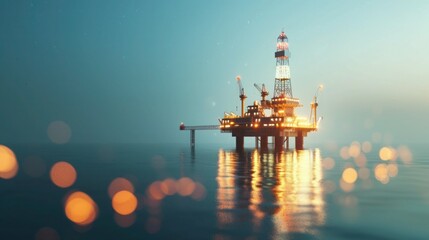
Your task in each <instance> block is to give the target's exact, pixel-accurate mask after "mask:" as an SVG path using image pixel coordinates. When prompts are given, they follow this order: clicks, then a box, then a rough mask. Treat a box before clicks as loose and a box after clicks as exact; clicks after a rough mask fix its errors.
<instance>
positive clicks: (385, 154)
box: [379, 147, 397, 161]
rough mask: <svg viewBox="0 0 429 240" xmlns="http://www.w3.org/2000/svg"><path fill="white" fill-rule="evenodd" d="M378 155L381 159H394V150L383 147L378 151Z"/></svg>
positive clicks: (395, 156)
mask: <svg viewBox="0 0 429 240" xmlns="http://www.w3.org/2000/svg"><path fill="white" fill-rule="evenodd" d="M379 156H380V159H381V160H384V161H387V160H396V158H397V155H396V150H395V149H393V148H390V147H383V148H381V149H380V151H379Z"/></svg>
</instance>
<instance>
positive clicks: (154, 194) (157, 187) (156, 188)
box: [147, 181, 165, 200]
mask: <svg viewBox="0 0 429 240" xmlns="http://www.w3.org/2000/svg"><path fill="white" fill-rule="evenodd" d="M161 186H162V184H161V182H160V181H155V182H153V183H152V184H151V185H150V186H149V188H148V190H147V193H148V195H149V197H150V198H151V199H154V200H162V199H163V198H164V197H165V194H164V193H163V191H162V187H161Z"/></svg>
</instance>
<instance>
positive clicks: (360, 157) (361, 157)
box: [355, 153, 367, 168]
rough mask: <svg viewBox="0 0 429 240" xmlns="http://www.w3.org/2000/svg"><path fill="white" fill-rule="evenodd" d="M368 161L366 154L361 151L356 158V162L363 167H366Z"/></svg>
mask: <svg viewBox="0 0 429 240" xmlns="http://www.w3.org/2000/svg"><path fill="white" fill-rule="evenodd" d="M366 162H367V159H366V156H365V154H363V153H360V154H359V155H358V156H357V157H356V158H355V163H356V165H357V166H358V167H360V168H363V167H365V165H366Z"/></svg>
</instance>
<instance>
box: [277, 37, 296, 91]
mask: <svg viewBox="0 0 429 240" xmlns="http://www.w3.org/2000/svg"><path fill="white" fill-rule="evenodd" d="M274 56H275V58H276V80H275V83H274V98H276V97H281V98H285V97H286V98H292V97H293V96H292V85H291V81H290V68H289V57H290V53H289V43H288V38H287V36H286V34H285V33H284V32H283V31H282V32H281V33H280V35H279V36H278V37H277V50H276V52H275V53H274Z"/></svg>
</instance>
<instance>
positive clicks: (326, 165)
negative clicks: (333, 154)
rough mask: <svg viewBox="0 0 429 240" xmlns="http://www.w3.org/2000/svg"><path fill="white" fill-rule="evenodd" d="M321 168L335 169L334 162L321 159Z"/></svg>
mask: <svg viewBox="0 0 429 240" xmlns="http://www.w3.org/2000/svg"><path fill="white" fill-rule="evenodd" d="M322 166H323V168H324V169H326V170H331V169H332V168H334V167H335V161H334V159H332V158H330V157H327V158H325V159H323V161H322Z"/></svg>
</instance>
